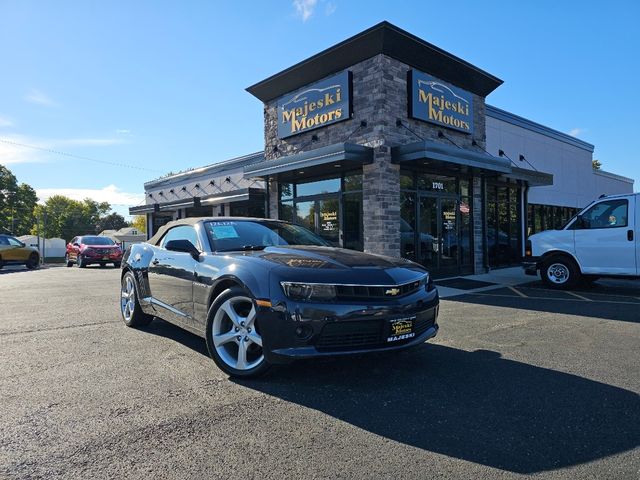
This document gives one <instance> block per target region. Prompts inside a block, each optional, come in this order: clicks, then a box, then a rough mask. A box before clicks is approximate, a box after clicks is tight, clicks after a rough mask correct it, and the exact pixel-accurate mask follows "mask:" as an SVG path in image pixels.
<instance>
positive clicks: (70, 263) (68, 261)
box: [64, 253, 73, 267]
mask: <svg viewBox="0 0 640 480" xmlns="http://www.w3.org/2000/svg"><path fill="white" fill-rule="evenodd" d="M64 262H65V263H66V264H67V267H73V262H72V261H71V260H69V254H68V253H67V254H65V256H64Z"/></svg>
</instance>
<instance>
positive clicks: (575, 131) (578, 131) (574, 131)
mask: <svg viewBox="0 0 640 480" xmlns="http://www.w3.org/2000/svg"><path fill="white" fill-rule="evenodd" d="M586 131H587V129H586V128H572V129H571V130H569V132H567V133H568V134H569V135H571V136H572V137H577V136H579V135H582V134H583V133H584V132H586Z"/></svg>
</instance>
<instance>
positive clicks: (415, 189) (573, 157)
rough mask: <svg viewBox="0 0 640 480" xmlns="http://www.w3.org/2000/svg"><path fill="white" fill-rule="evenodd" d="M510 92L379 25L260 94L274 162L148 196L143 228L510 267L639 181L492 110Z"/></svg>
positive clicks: (440, 263) (174, 179) (158, 187)
mask: <svg viewBox="0 0 640 480" xmlns="http://www.w3.org/2000/svg"><path fill="white" fill-rule="evenodd" d="M501 84H502V80H500V79H498V78H496V77H495V76H493V75H491V74H490V73H487V72H485V71H483V70H481V69H479V68H478V67H476V66H474V65H472V64H470V63H469V62H467V61H465V60H462V59H460V58H457V57H455V56H454V55H451V54H450V53H448V52H445V51H444V50H442V49H440V48H438V47H436V46H434V45H432V44H430V43H428V42H426V41H424V40H422V39H420V38H418V37H415V36H414V35H411V34H410V33H408V32H405V31H404V30H401V29H400V28H398V27H396V26H394V25H391V24H389V23H387V22H383V23H380V24H378V25H376V26H374V27H372V28H370V29H368V30H366V31H364V32H362V33H359V34H357V35H355V36H354V37H351V38H349V39H347V40H345V41H343V42H341V43H339V44H337V45H335V46H333V47H331V48H328V49H327V50H324V51H322V52H320V53H318V54H317V55H314V56H313V57H310V58H308V59H306V60H303V61H302V62H300V63H298V64H296V65H294V66H292V67H290V68H288V69H286V70H284V71H282V72H279V73H277V74H275V75H273V76H271V77H269V78H267V79H265V80H263V81H261V82H258V83H256V84H255V85H252V86H251V87H249V88H247V91H248V92H249V93H250V94H252V95H253V96H255V97H256V98H257V99H259V100H260V101H261V102H262V103H263V104H264V150H262V151H260V152H256V153H251V154H247V155H242V156H239V157H237V158H233V159H229V160H223V161H217V162H216V163H213V164H211V165H208V166H204V167H201V168H197V169H193V170H189V171H186V172H183V173H179V174H175V175H168V176H166V177H162V178H159V179H157V180H152V181H150V182H147V183H145V185H144V187H145V198H146V202H145V204H144V205H141V206H138V207H133V208H131V209H130V213H131V214H132V215H139V214H142V215H146V216H147V225H148V229H147V231H148V235H149V236H151V235H152V234H153V233H154V232H155V231H157V229H158V228H159V227H160V226H162V225H163V224H165V223H166V222H168V221H170V220H172V219H177V218H183V217H192V216H221V215H225V216H253V217H267V218H276V219H283V220H288V221H292V222H294V223H297V224H300V225H304V226H305V227H307V228H309V229H311V230H313V231H315V232H316V233H317V234H318V235H320V236H321V237H323V238H325V239H326V240H327V241H328V242H330V243H331V244H333V245H336V246H341V247H344V248H350V249H355V250H363V251H366V252H372V253H378V254H384V255H390V256H402V257H406V258H409V259H412V260H414V261H416V262H419V263H421V264H423V265H425V266H426V267H427V268H429V269H430V270H431V271H432V272H434V273H435V274H436V275H439V276H453V275H459V274H468V273H479V272H485V271H487V270H488V269H491V268H497V267H502V266H508V265H513V264H515V263H517V262H518V261H519V259H520V257H521V256H522V253H523V245H524V240H525V239H526V236H527V235H530V234H531V233H535V232H538V231H541V230H545V229H549V228H555V227H559V226H561V225H562V224H563V222H565V221H566V220H567V219H568V218H570V217H571V216H572V215H573V214H574V213H575V212H576V210H577V209H579V208H581V207H583V206H585V205H586V204H588V203H589V202H591V201H592V200H594V199H595V198H597V197H598V196H600V195H601V194H616V193H630V192H632V191H633V180H631V179H629V178H626V177H623V176H620V175H616V174H613V173H609V172H604V171H602V170H594V169H593V167H592V159H593V150H594V146H593V145H591V144H589V143H586V142H584V141H581V140H578V139H576V138H574V137H572V136H569V135H566V134H564V133H561V132H558V131H556V130H553V129H552V128H549V127H546V126H543V125H540V124H538V123H535V122H532V121H530V120H527V119H525V118H522V117H520V116H518V115H515V114H513V113H509V112H507V111H504V110H501V109H499V108H496V107H492V106H491V105H488V104H487V103H486V102H485V99H486V97H487V96H488V95H489V94H490V93H491V92H493V91H494V90H495V89H496V88H498V87H499V86H500V85H501ZM532 94H533V95H535V92H534V93H532ZM239 153H240V154H242V153H244V152H239ZM217 160H221V159H217Z"/></svg>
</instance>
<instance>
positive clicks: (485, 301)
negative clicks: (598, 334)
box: [445, 285, 640, 323]
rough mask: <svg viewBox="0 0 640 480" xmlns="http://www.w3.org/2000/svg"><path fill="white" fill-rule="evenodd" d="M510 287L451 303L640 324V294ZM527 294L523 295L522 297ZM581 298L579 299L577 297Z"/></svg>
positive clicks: (464, 296)
mask: <svg viewBox="0 0 640 480" xmlns="http://www.w3.org/2000/svg"><path fill="white" fill-rule="evenodd" d="M516 288H517V291H518V292H519V293H517V292H516V291H514V290H513V289H510V288H509V287H505V288H500V289H496V290H489V291H485V292H481V293H466V294H462V295H457V296H455V297H447V298H446V299H445V300H446V301H450V302H460V303H470V304H474V305H485V306H491V307H507V308H515V309H520V310H531V311H536V312H548V313H553V314H558V315H577V316H583V317H591V318H601V319H603V320H618V321H622V322H632V323H640V315H638V309H640V295H637V296H631V295H629V294H628V293H626V292H625V293H621V292H618V291H616V292H611V293H603V292H606V290H604V289H598V288H591V289H580V290H572V291H570V292H567V291H557V290H548V289H545V288H544V287H542V286H539V285H531V286H518V287H516ZM523 295H524V296H523ZM577 295H579V296H577Z"/></svg>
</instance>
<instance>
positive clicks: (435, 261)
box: [416, 195, 468, 275]
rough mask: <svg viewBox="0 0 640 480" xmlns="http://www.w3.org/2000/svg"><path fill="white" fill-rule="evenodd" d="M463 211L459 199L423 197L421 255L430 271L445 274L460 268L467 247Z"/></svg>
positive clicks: (420, 223)
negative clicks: (461, 226) (463, 237)
mask: <svg viewBox="0 0 640 480" xmlns="http://www.w3.org/2000/svg"><path fill="white" fill-rule="evenodd" d="M459 210H460V201H459V200H458V199H456V198H447V197H433V196H426V195H421V196H419V202H418V222H417V223H418V225H417V226H418V228H417V234H418V239H417V241H416V247H417V258H418V261H419V262H420V263H421V264H422V265H424V266H425V267H426V268H427V269H429V270H430V271H433V272H438V274H442V275H446V274H451V275H457V274H458V273H459V271H460V254H461V251H462V250H463V249H464V248H465V247H464V245H462V243H463V242H462V241H461V238H460V231H459V230H460V229H459V221H458V220H459V215H458V211H459ZM467 248H468V245H467Z"/></svg>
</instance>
